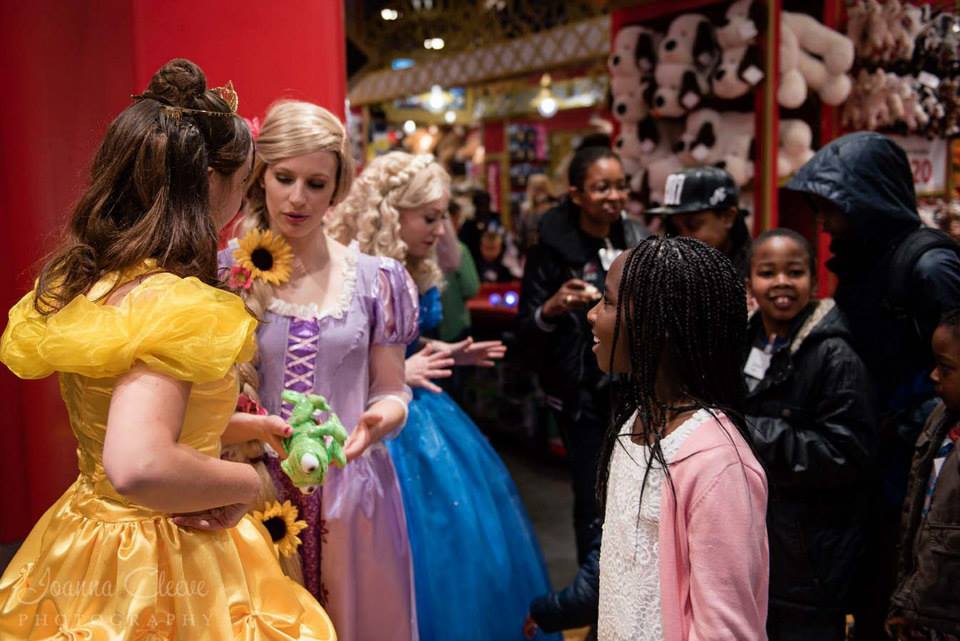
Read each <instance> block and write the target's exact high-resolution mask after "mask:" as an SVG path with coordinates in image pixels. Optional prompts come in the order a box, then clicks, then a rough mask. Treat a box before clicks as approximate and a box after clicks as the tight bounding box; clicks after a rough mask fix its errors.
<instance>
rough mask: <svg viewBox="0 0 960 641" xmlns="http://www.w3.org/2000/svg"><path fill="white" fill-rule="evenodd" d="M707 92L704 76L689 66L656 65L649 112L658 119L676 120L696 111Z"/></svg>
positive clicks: (707, 85) (678, 64)
mask: <svg viewBox="0 0 960 641" xmlns="http://www.w3.org/2000/svg"><path fill="white" fill-rule="evenodd" d="M708 89H709V84H708V82H707V79H706V77H705V76H704V74H702V73H700V72H698V71H697V69H696V67H694V66H693V65H688V64H682V63H675V62H658V63H657V73H656V74H655V76H654V83H653V91H652V95H651V101H650V106H651V112H652V113H653V115H654V116H656V117H658V118H679V117H681V116H683V115H684V114H686V113H687V112H689V111H691V110H693V109H696V108H697V107H698V106H699V105H700V103H701V102H702V101H703V97H704V95H706V93H707V91H708Z"/></svg>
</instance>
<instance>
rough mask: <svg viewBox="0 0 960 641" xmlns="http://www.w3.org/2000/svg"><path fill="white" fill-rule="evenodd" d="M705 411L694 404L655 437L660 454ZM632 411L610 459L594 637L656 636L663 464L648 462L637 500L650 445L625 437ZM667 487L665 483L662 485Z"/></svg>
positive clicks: (612, 640) (667, 456) (659, 627)
mask: <svg viewBox="0 0 960 641" xmlns="http://www.w3.org/2000/svg"><path fill="white" fill-rule="evenodd" d="M709 417H710V413H709V412H707V411H706V410H700V411H698V412H697V413H695V414H694V415H693V416H691V417H690V418H689V419H687V420H686V421H684V422H683V424H682V425H680V427H678V428H677V429H675V430H674V431H673V432H671V433H670V434H668V435H667V436H666V437H664V438H663V440H662V441H661V442H660V447H661V449H662V450H663V456H664V460H666V461H667V462H668V463H669V462H670V461H671V460H672V459H673V458H674V457H675V456H676V454H677V451H678V450H679V449H680V446H681V445H683V442H684V441H685V440H686V439H687V437H688V436H690V434H691V433H693V431H694V430H696V429H697V427H698V426H699V425H700V424H701V423H702V422H703V421H704V420H706V419H708V418H709ZM634 420H635V416H634V417H631V418H630V420H628V421H627V422H626V423H625V424H624V426H623V427H622V428H621V430H620V434H621V436H620V441H619V445H617V446H616V448H615V449H614V451H613V457H612V458H611V461H610V479H609V481H608V484H607V506H606V517H605V519H604V524H603V545H602V547H601V549H600V610H599V621H598V630H597V632H598V638H599V639H600V641H620V640H624V641H654V640H655V641H662V640H663V619H662V617H661V615H660V562H659V548H660V546H659V527H660V502H661V501H660V498H661V497H660V492H661V488H662V485H663V483H664V479H665V476H664V473H663V468H662V467H661V466H660V465H659V464H658V463H656V462H655V461H653V462H652V466H651V469H650V474H649V476H648V477H647V484H646V489H645V490H644V491H643V503H642V504H641V503H640V488H641V486H642V485H643V475H644V472H645V471H646V468H647V460H648V459H650V448H649V447H648V446H646V445H637V444H636V443H634V442H633V440H632V439H631V438H630V436H629V434H630V433H631V432H632V430H633V423H634ZM668 491H669V488H668Z"/></svg>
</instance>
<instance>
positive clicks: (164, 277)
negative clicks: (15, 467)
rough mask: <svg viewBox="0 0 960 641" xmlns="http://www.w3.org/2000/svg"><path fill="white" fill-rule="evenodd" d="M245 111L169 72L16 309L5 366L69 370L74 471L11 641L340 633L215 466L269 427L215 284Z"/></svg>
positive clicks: (119, 123)
mask: <svg viewBox="0 0 960 641" xmlns="http://www.w3.org/2000/svg"><path fill="white" fill-rule="evenodd" d="M235 111H236V94H235V93H234V92H233V91H232V87H230V86H229V85H228V87H226V88H217V89H212V90H207V89H206V79H205V77H204V75H203V72H202V71H201V70H200V69H199V68H198V67H197V66H196V65H194V64H193V63H191V62H189V61H187V60H182V59H181V60H173V61H171V62H169V63H167V64H166V65H165V66H164V67H163V68H161V69H160V70H159V71H158V72H157V73H156V74H155V75H154V77H153V79H152V81H151V83H150V88H149V89H148V90H147V92H145V93H144V94H143V95H142V96H137V97H135V103H134V104H133V105H131V106H130V107H129V108H127V109H126V110H125V111H123V113H121V114H120V115H119V116H118V117H117V119H116V120H115V121H114V122H113V123H112V124H111V125H110V128H109V130H108V131H107V134H106V137H105V138H104V140H103V143H102V144H101V147H100V150H99V152H98V153H97V156H96V158H95V160H94V165H93V169H92V172H91V184H90V186H89V188H88V190H87V191H86V193H85V194H84V195H83V197H82V198H81V199H80V202H79V203H78V205H77V207H76V210H75V211H74V215H73V219H72V221H71V226H70V238H69V241H68V243H67V245H66V246H65V247H64V248H63V249H62V250H61V251H60V252H59V253H58V254H56V255H55V256H54V258H52V259H51V260H50V262H48V263H47V264H46V266H45V267H44V268H43V270H42V271H41V273H40V276H39V278H38V280H37V284H36V287H35V289H34V291H32V292H30V293H28V294H27V295H26V296H24V298H23V299H22V300H21V301H20V302H19V303H18V304H17V305H16V306H15V307H14V308H13V309H12V310H11V311H10V319H9V323H8V324H7V327H6V330H5V331H4V333H3V338H2V340H0V361H2V362H3V363H4V364H5V365H6V366H7V367H9V368H10V369H11V370H12V371H13V372H14V373H15V374H17V375H18V376H20V377H22V378H42V377H45V376H48V375H49V374H52V373H53V372H57V373H58V374H59V376H60V389H61V394H62V396H63V399H64V402H65V403H66V405H67V410H68V414H69V418H70V424H71V427H72V429H73V432H74V434H75V435H76V437H77V440H78V441H79V448H78V451H77V454H78V459H79V468H80V475H79V477H78V478H77V480H76V482H75V483H74V484H73V485H72V486H71V487H70V488H69V489H68V490H67V491H66V493H65V494H64V495H63V496H62V497H61V498H60V499H59V500H58V501H57V502H56V503H55V504H54V505H53V507H51V508H50V509H49V510H48V511H47V512H46V513H45V514H44V515H43V516H42V517H41V519H40V521H39V522H38V523H37V525H36V526H35V527H34V529H33V531H32V532H31V533H30V535H29V536H28V537H27V539H26V541H25V542H24V544H23V546H22V547H21V548H20V550H19V552H18V553H17V555H16V556H15V557H14V559H13V560H12V562H11V563H10V565H9V566H8V568H7V570H6V572H4V574H3V577H2V578H0V639H3V640H4V641H6V640H7V639H75V640H81V639H82V640H90V641H121V640H127V639H129V640H131V641H133V640H140V639H155V640H161V639H162V640H164V641H172V640H174V639H176V640H180V641H183V640H191V641H192V640H194V639H216V640H219V639H244V640H249V641H253V640H255V639H264V640H267V639H269V640H279V639H310V640H318V641H319V640H323V641H326V640H332V639H335V638H336V635H335V633H334V631H333V627H332V625H331V624H330V620H329V619H328V617H327V615H326V613H325V612H324V611H323V609H322V608H321V607H320V605H319V604H317V602H316V601H315V600H314V599H313V597H312V596H311V595H310V594H309V593H308V592H307V591H306V590H305V589H303V588H302V587H300V586H299V585H297V584H295V583H294V582H293V581H291V580H289V579H287V578H286V577H284V576H283V575H282V573H281V571H280V566H279V564H278V562H277V554H276V551H275V550H274V549H273V544H272V543H271V539H270V536H269V534H268V533H267V531H266V530H265V529H264V528H263V526H262V525H260V524H259V523H257V522H255V521H254V520H252V519H251V518H250V517H245V516H244V515H245V514H246V512H247V510H248V508H249V507H250V506H251V505H254V504H256V503H257V498H258V496H257V495H258V492H259V488H260V481H259V477H258V476H257V474H256V472H255V471H254V469H253V468H252V467H251V466H249V465H245V464H241V463H233V462H229V461H223V460H220V458H219V451H220V445H221V437H223V438H224V440H228V436H229V437H231V438H230V440H236V439H238V438H250V437H251V434H252V433H254V432H256V429H264V430H267V429H271V428H270V427H269V426H270V425H271V424H272V423H271V421H275V420H276V419H264V420H263V421H262V424H261V425H260V426H259V427H256V426H254V427H251V425H253V424H252V423H251V422H250V421H251V419H250V418H249V417H242V416H233V411H234V407H235V405H236V402H237V383H236V378H235V375H234V373H233V370H234V365H235V364H236V363H237V362H242V361H244V360H246V359H249V358H250V356H251V354H252V353H253V349H254V330H255V328H256V321H255V320H254V318H252V317H251V316H250V315H249V314H248V312H247V310H246V308H245V307H244V305H243V303H242V302H241V300H240V299H239V298H238V297H236V296H235V295H233V294H231V293H228V292H226V291H224V290H222V289H219V288H218V286H217V262H216V241H217V228H218V225H219V224H222V223H224V222H226V220H228V219H229V218H230V216H231V215H232V214H233V213H235V212H236V211H237V209H238V208H239V205H240V200H241V197H242V192H243V186H244V185H243V183H244V181H245V179H246V178H247V177H248V176H249V174H250V171H251V168H252V164H251V160H252V156H251V154H252V146H253V145H252V141H251V138H250V133H249V131H248V130H247V128H246V125H245V124H244V123H243V120H242V119H241V118H240V117H239V116H237V115H236V113H235ZM264 426H267V427H264ZM230 433H232V434H230ZM263 438H268V437H267V435H266V434H263Z"/></svg>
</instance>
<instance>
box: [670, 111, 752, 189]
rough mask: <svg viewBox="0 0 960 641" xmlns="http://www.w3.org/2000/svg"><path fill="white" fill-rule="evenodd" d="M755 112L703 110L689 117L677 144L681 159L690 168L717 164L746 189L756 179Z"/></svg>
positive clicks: (678, 154)
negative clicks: (753, 150)
mask: <svg viewBox="0 0 960 641" xmlns="http://www.w3.org/2000/svg"><path fill="white" fill-rule="evenodd" d="M754 130H755V127H754V116H753V114H751V113H740V112H724V113H718V112H716V111H714V110H713V109H700V110H699V111H696V112H694V113H692V114H690V115H689V116H688V117H687V124H686V128H685V130H684V133H683V135H682V136H681V137H680V141H679V142H678V143H677V145H676V149H677V156H678V158H679V159H680V160H681V161H682V162H684V163H686V164H689V165H714V166H716V167H721V168H723V169H726V170H727V171H728V172H729V173H730V175H731V176H733V180H734V182H736V183H737V185H739V186H743V185H745V184H746V183H748V182H749V181H750V179H751V178H753V159H752V157H751V153H752V148H753V140H754Z"/></svg>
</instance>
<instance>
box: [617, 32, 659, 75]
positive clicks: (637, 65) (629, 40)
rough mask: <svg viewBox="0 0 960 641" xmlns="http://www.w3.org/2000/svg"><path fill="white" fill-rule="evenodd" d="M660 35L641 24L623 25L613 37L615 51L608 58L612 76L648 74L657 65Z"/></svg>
mask: <svg viewBox="0 0 960 641" xmlns="http://www.w3.org/2000/svg"><path fill="white" fill-rule="evenodd" d="M659 38H660V36H659V35H658V34H657V33H656V32H654V31H653V30H652V29H648V28H647V27H642V26H640V25H630V26H627V27H623V28H622V29H620V31H618V32H617V36H616V37H615V38H614V39H613V51H612V53H611V54H610V57H609V58H608V59H607V69H609V71H610V75H611V76H614V77H616V76H631V77H633V76H648V75H650V74H652V73H653V70H654V68H655V67H656V65H657V45H658V43H659Z"/></svg>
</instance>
